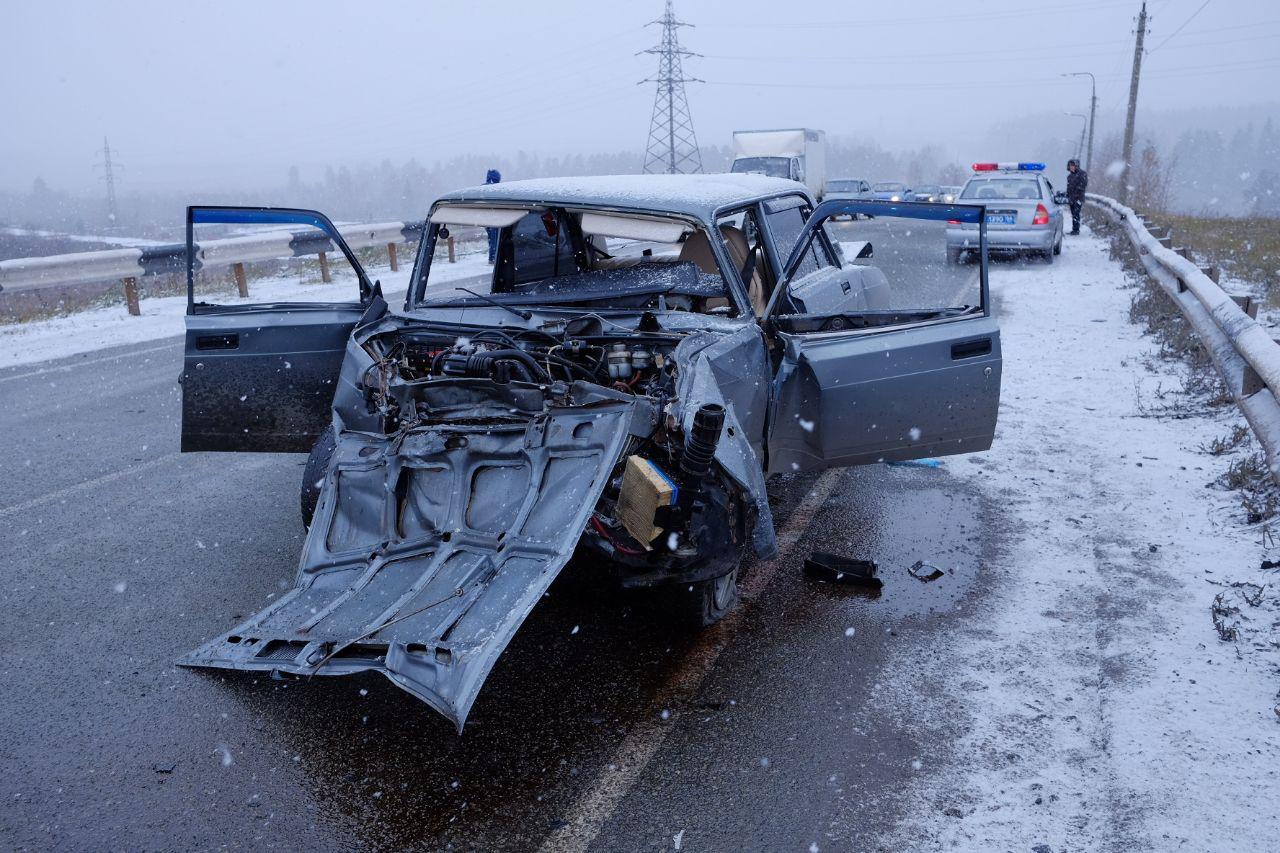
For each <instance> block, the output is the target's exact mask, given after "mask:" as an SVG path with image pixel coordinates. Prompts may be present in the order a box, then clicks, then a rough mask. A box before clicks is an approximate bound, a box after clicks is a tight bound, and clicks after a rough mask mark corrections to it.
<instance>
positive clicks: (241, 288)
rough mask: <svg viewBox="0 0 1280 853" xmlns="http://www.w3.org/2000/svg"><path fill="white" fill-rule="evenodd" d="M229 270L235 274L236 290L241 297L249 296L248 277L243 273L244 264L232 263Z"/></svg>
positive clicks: (246, 297)
mask: <svg viewBox="0 0 1280 853" xmlns="http://www.w3.org/2000/svg"><path fill="white" fill-rule="evenodd" d="M231 272H233V273H235V276H236V290H237V291H238V292H239V294H240V298H241V299H248V298H249V277H248V276H246V275H245V274H244V264H232V265H231Z"/></svg>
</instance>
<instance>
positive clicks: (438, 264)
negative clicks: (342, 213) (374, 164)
mask: <svg viewBox="0 0 1280 853" xmlns="http://www.w3.org/2000/svg"><path fill="white" fill-rule="evenodd" d="M451 207H454V206H452V205H447V204H446V205H441V206H440V207H438V208H437V209H436V211H435V212H434V213H433V214H432V223H433V224H432V232H431V236H430V239H429V240H428V241H426V242H427V244H429V245H430V246H431V247H432V249H433V251H432V252H431V254H430V257H429V258H427V257H426V256H425V253H426V251H427V250H426V249H425V248H424V258H423V259H422V261H420V263H419V268H420V270H423V268H424V267H425V270H423V271H422V272H420V273H419V276H420V280H419V285H418V286H419V287H420V288H421V290H420V293H421V294H422V299H421V301H420V303H419V304H420V305H422V306H423V307H429V306H435V307H443V306H456V305H472V304H485V303H487V304H494V303H499V304H513V305H516V304H518V305H570V304H575V303H577V304H586V303H593V304H597V305H599V303H607V304H606V305H603V306H600V307H616V308H621V309H638V310H653V309H658V310H669V309H674V310H685V311H694V312H701V313H705V312H710V311H713V310H716V309H719V310H718V311H716V313H732V307H731V306H732V302H731V300H730V298H729V291H728V289H727V287H726V284H725V280H724V276H723V274H722V273H721V270H720V265H719V263H718V261H717V259H716V256H715V253H714V250H713V248H712V247H711V245H710V243H709V241H708V240H707V237H706V234H705V232H704V231H703V230H702V229H701V228H698V227H697V226H695V225H693V224H691V223H689V222H686V221H683V220H679V219H674V218H670V217H656V216H646V215H641V214H634V215H633V214H624V213H618V212H613V211H610V212H604V211H576V210H566V209H564V208H539V209H530V210H528V211H527V212H524V213H523V214H520V215H518V218H514V221H511V218H512V217H507V221H508V224H506V225H502V226H500V227H489V228H476V227H470V228H468V227H466V226H459V225H452V226H451V225H448V224H443V223H447V222H464V221H479V217H477V216H475V215H474V213H467V214H466V215H464V214H463V213H458V215H456V216H455V215H452V214H451V213H450V212H449V208H451ZM458 207H460V206H458ZM514 216H515V214H514V212H513V217H514ZM488 220H490V221H493V222H495V223H498V222H501V221H503V219H502V218H500V217H497V216H491V217H488ZM437 223H442V224H437ZM428 260H429V264H428V263H427V261H428ZM423 276H425V280H421V279H422V277H423Z"/></svg>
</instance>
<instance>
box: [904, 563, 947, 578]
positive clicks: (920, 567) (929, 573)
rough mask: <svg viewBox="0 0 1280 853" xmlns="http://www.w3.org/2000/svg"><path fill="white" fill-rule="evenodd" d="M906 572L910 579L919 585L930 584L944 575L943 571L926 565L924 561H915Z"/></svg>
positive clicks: (931, 564)
mask: <svg viewBox="0 0 1280 853" xmlns="http://www.w3.org/2000/svg"><path fill="white" fill-rule="evenodd" d="M907 571H908V572H909V573H910V574H911V577H913V578H915V579H916V580H918V581H920V582H921V583H931V582H933V581H936V580H937V579H938V578H940V577H942V576H943V575H945V574H946V570H945V569H940V568H938V567H937V566H935V565H934V564H933V563H926V562H925V561H924V560H916V561H915V562H914V563H913V564H912V565H911V568H909V569H907Z"/></svg>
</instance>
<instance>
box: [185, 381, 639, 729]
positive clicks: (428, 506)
mask: <svg viewBox="0 0 1280 853" xmlns="http://www.w3.org/2000/svg"><path fill="white" fill-rule="evenodd" d="M634 407H635V406H634V403H631V402H622V401H616V402H615V401H601V402H599V403H597V404H595V405H592V406H589V407H575V408H550V409H548V410H547V411H546V412H545V413H543V414H539V415H537V416H534V417H532V418H527V419H525V420H524V421H522V422H508V423H501V422H495V423H490V424H487V425H485V426H483V427H478V426H475V425H447V424H441V425H439V426H433V427H430V428H425V429H418V430H414V431H411V432H410V433H408V434H407V435H404V436H403V437H402V438H400V439H398V440H396V441H391V442H388V441H387V440H386V439H385V438H375V437H373V436H365V435H361V434H353V433H346V434H345V435H344V436H343V437H342V439H341V440H340V442H339V444H338V448H337V451H336V453H335V462H334V465H333V468H332V469H331V471H330V473H329V475H328V477H327V479H326V482H325V486H324V489H323V491H322V494H321V498H320V505H319V506H318V508H317V511H316V517H315V522H314V523H313V524H312V527H311V530H310V532H309V534H308V537H307V544H306V549H305V552H304V556H303V560H302V565H301V568H300V571H299V574H298V581H297V586H296V587H295V589H294V590H293V591H292V592H290V593H289V594H288V595H286V596H284V597H283V598H282V599H281V600H280V601H278V602H276V603H274V604H273V605H272V606H270V607H268V608H267V609H266V610H264V611H262V612H261V613H259V614H257V615H256V616H254V617H252V618H251V619H249V620H247V621H246V622H245V623H244V624H242V625H240V626H238V627H236V628H235V629H234V630H232V631H229V632H228V633H227V634H224V635H223V636H221V637H218V638H217V639H215V640H213V641H212V642H210V643H207V644H205V645H204V646H202V647H201V648H199V649H197V650H196V651H194V652H192V653H191V654H189V655H187V656H186V657H185V658H183V659H182V661H181V663H182V664H184V665H187V666H210V667H222V668H230V669H247V670H262V671H271V670H278V671H281V672H289V673H295V674H299V675H311V674H318V675H343V674H348V673H352V672H358V671H362V670H375V671H379V672H382V673H383V674H385V675H386V676H387V677H388V678H390V679H391V680H392V681H393V682H394V683H395V684H396V685H397V686H399V687H401V688H403V689H404V690H406V691H408V692H410V693H412V694H413V695H415V696H417V697H419V698H420V699H422V700H423V701H425V702H427V703H429V704H430V705H431V706H432V707H434V708H435V709H436V710H438V711H439V712H440V713H442V714H444V715H445V716H446V717H448V718H449V719H450V720H452V721H453V722H454V723H455V725H457V726H458V728H459V729H461V728H462V725H463V723H464V722H465V720H466V717H467V713H468V711H469V710H470V708H471V705H472V703H473V702H474V701H475V698H476V695H477V694H478V693H479V691H480V687H481V685H482V684H483V682H484V679H485V677H486V676H487V675H488V673H489V670H490V669H491V668H492V667H493V664H494V662H495V661H496V660H497V659H498V656H499V655H500V654H501V652H502V650H503V649H504V648H505V647H506V645H507V643H508V642H509V641H510V639H511V637H512V635H513V634H514V633H515V631H516V629H517V628H518V627H519V626H520V624H521V623H522V622H523V621H524V619H525V617H526V616H528V614H529V612H530V611H531V610H532V609H533V607H534V605H535V604H536V603H537V601H538V599H539V597H541V595H542V593H543V592H545V591H546V589H547V587H548V586H550V584H551V582H552V581H553V580H554V579H555V577H556V575H558V574H559V572H560V570H561V569H562V568H563V567H564V565H565V563H566V562H567V561H568V559H569V557H570V555H571V554H572V553H573V550H574V548H575V546H576V545H577V542H578V538H579V536H580V535H581V533H582V530H583V527H584V526H585V525H586V523H587V519H588V517H589V515H590V513H591V510H592V508H593V507H594V506H595V504H596V501H597V500H598V499H599V497H600V493H601V491H602V490H603V488H604V487H605V484H606V481H607V479H608V475H609V472H610V471H611V470H612V469H613V467H614V466H615V464H616V463H617V462H618V460H619V459H620V457H621V456H622V453H623V451H624V450H625V447H626V443H627V438H628V435H629V430H630V426H631V420H632V415H633V411H632V410H633V409H634ZM508 411H510V410H508Z"/></svg>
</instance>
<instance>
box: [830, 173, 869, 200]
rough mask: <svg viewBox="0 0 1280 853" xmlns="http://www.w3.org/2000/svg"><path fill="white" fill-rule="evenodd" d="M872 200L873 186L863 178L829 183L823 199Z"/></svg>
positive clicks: (837, 180)
mask: <svg viewBox="0 0 1280 853" xmlns="http://www.w3.org/2000/svg"><path fill="white" fill-rule="evenodd" d="M869 198H871V184H870V183H869V182H868V181H864V180H862V179H861V178H833V179H832V180H830V181H827V186H826V188H825V189H824V190H823V199H824V200H826V201H830V200H831V199H843V200H845V201H850V200H855V199H856V200H859V201H861V200H863V199H869Z"/></svg>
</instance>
